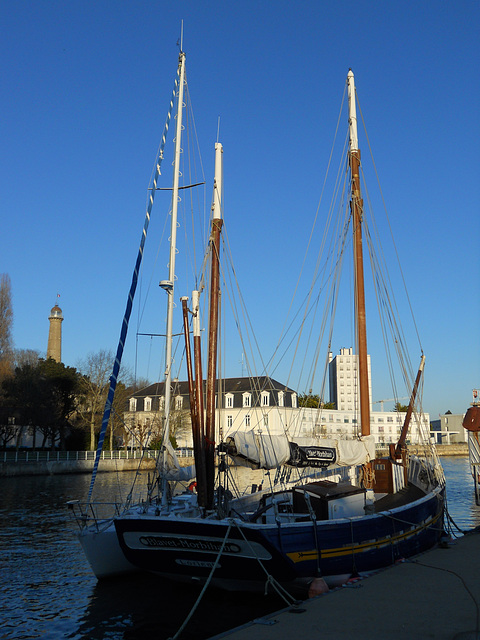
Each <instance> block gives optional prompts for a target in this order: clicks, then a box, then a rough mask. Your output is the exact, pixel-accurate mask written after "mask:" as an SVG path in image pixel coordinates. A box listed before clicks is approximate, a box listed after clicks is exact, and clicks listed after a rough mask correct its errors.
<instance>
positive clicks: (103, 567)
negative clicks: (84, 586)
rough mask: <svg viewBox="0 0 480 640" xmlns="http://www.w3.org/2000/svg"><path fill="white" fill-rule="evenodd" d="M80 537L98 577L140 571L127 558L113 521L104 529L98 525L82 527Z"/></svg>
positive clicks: (89, 561)
mask: <svg viewBox="0 0 480 640" xmlns="http://www.w3.org/2000/svg"><path fill="white" fill-rule="evenodd" d="M78 539H79V541H80V544H81V545H82V549H83V552H84V553H85V556H86V558H87V560H88V563H89V564H90V567H91V569H92V571H93V573H94V574H95V576H96V577H97V578H98V579H100V578H110V577H113V576H118V575H122V574H125V573H132V572H133V571H138V567H136V566H135V565H133V564H131V563H130V562H129V561H128V560H127V559H126V558H125V555H124V554H123V551H122V549H121V548H120V545H119V542H118V536H117V533H116V531H115V527H114V526H113V523H111V524H110V525H109V526H106V527H104V528H103V529H99V528H97V527H92V528H85V529H82V530H81V531H80V533H79V534H78Z"/></svg>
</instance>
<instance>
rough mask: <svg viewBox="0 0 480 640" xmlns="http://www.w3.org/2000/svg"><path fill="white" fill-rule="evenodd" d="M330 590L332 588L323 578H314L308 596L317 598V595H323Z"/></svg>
mask: <svg viewBox="0 0 480 640" xmlns="http://www.w3.org/2000/svg"><path fill="white" fill-rule="evenodd" d="M328 591H330V589H329V588H328V584H327V583H326V582H325V580H324V579H323V578H314V579H313V580H312V581H311V583H310V585H309V587H308V597H309V598H315V596H321V595H322V594H323V593H328Z"/></svg>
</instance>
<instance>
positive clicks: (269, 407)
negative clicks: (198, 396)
mask: <svg viewBox="0 0 480 640" xmlns="http://www.w3.org/2000/svg"><path fill="white" fill-rule="evenodd" d="M368 363H369V373H370V357H369V358H368ZM370 379H371V378H370ZM330 380H331V381H332V380H333V382H331V385H333V388H334V389H337V395H336V396H335V394H332V392H331V393H330V398H331V402H334V403H335V406H336V407H339V408H338V409H326V408H323V407H319V408H305V407H300V406H298V405H299V397H298V394H297V392H296V391H294V390H293V389H290V388H288V387H286V386H285V385H283V384H281V383H279V382H277V381H276V380H273V379H271V378H268V377H266V376H264V377H260V378H257V379H255V380H252V379H250V378H228V379H226V380H223V381H222V382H221V392H220V400H219V397H218V394H217V396H216V399H215V406H216V408H217V414H216V425H217V433H218V435H217V441H218V442H220V441H222V440H223V439H224V438H226V437H227V436H228V435H230V434H233V433H235V432H236V431H238V430H250V429H255V430H260V431H262V432H263V433H266V432H267V431H268V432H270V433H272V434H280V433H284V432H287V433H288V434H289V436H290V437H291V438H292V439H294V438H295V437H296V436H297V437H298V436H307V437H311V436H325V437H334V438H347V437H353V436H355V435H358V434H359V432H360V424H359V410H358V409H359V402H358V397H357V389H358V385H357V382H356V380H357V357H356V356H354V355H353V353H352V350H351V349H342V350H341V351H340V355H339V356H337V357H336V358H331V361H330ZM342 390H343V391H342ZM332 398H333V399H332ZM172 403H173V404H172V407H173V410H174V411H175V412H176V416H177V419H178V420H179V421H180V422H182V427H183V428H182V429H180V430H178V431H177V435H176V439H177V444H178V446H191V443H192V440H191V434H190V428H189V427H190V417H189V409H190V400H189V396H188V385H187V383H186V382H175V383H174V388H173V389H172ZM370 404H371V393H370ZM128 408H129V411H127V412H126V413H125V424H127V425H131V429H132V432H135V433H136V437H137V438H140V439H141V440H142V443H143V445H145V444H146V438H147V437H148V434H149V433H152V431H156V430H157V429H158V430H159V431H160V430H161V426H162V421H163V413H164V385H163V383H157V384H155V385H151V386H150V387H147V388H146V389H142V390H140V391H138V392H137V393H135V395H134V396H132V397H131V398H130V400H129V407H128ZM419 419H420V418H419V417H417V416H415V414H414V415H413V416H412V420H411V425H410V430H409V435H408V437H407V441H408V442H410V443H412V444H420V443H423V442H424V441H425V437H424V436H423V437H422V434H427V437H428V431H429V423H430V417H429V415H428V414H424V415H423V417H422V418H421V420H422V424H420V423H419ZM174 420H175V418H174ZM404 420H405V413H403V412H395V411H375V412H374V411H371V412H370V432H371V434H372V435H373V436H374V437H375V441H376V442H377V443H378V444H389V443H396V442H397V441H398V437H399V435H400V432H401V429H402V426H403V423H404ZM132 444H133V443H132Z"/></svg>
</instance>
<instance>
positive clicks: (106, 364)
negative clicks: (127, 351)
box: [77, 349, 131, 451]
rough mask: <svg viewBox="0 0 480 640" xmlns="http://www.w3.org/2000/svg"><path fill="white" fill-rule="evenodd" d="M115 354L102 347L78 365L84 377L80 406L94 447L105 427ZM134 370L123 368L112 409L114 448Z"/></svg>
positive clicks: (80, 411)
mask: <svg viewBox="0 0 480 640" xmlns="http://www.w3.org/2000/svg"><path fill="white" fill-rule="evenodd" d="M113 361H114V355H113V353H112V352H111V351H107V350H105V349H101V350H100V351H98V352H97V353H89V354H88V355H87V357H86V358H85V359H84V360H82V361H80V362H79V363H78V365H77V367H78V369H79V371H80V372H81V374H82V376H81V379H80V393H81V398H80V402H79V407H78V415H79V418H80V422H81V423H83V425H84V427H85V428H86V429H88V431H89V433H90V449H91V450H92V451H94V450H95V448H96V443H95V441H96V435H97V433H98V431H99V429H100V427H101V423H102V418H103V410H104V408H105V402H106V400H107V396H108V390H109V388H110V375H111V373H112V365H113ZM130 378H131V376H130V373H129V371H128V370H127V369H124V370H123V371H122V379H121V380H120V379H119V380H118V381H117V386H116V389H115V396H114V399H113V406H112V411H111V413H110V421H109V425H110V448H111V449H113V448H114V436H115V431H117V432H118V430H119V429H120V427H121V426H123V413H124V411H125V405H126V402H127V398H128V393H127V387H126V385H128V384H129V382H130Z"/></svg>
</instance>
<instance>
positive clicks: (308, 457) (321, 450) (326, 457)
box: [287, 442, 337, 467]
mask: <svg viewBox="0 0 480 640" xmlns="http://www.w3.org/2000/svg"><path fill="white" fill-rule="evenodd" d="M289 444H290V460H289V461H288V463H287V464H289V465H292V466H294V467H328V466H329V465H331V464H335V462H336V461H337V452H336V450H335V449H334V448H333V447H314V446H308V447H301V446H300V445H298V444H297V443H296V442H290V443H289Z"/></svg>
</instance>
